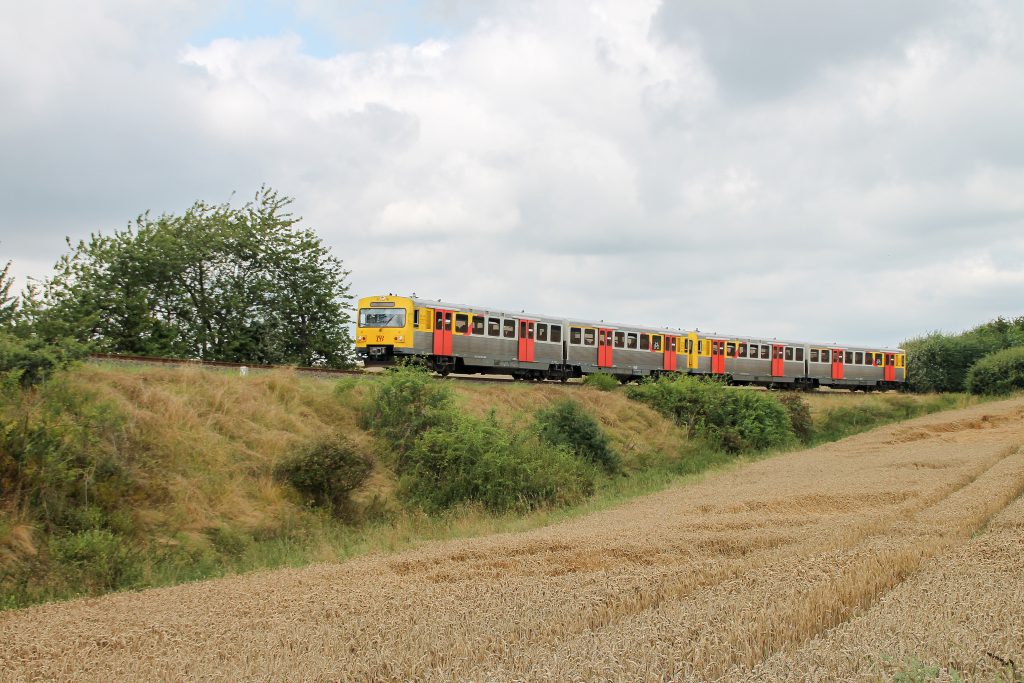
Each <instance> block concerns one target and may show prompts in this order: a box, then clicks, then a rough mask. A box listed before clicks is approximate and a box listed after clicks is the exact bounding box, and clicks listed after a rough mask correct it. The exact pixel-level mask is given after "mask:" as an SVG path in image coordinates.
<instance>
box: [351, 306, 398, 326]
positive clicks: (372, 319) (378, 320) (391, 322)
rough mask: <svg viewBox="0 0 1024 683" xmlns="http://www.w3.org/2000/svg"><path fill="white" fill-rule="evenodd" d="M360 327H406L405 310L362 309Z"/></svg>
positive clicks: (360, 310)
mask: <svg viewBox="0 0 1024 683" xmlns="http://www.w3.org/2000/svg"><path fill="white" fill-rule="evenodd" d="M359 327H405V309H404V308H360V309H359Z"/></svg>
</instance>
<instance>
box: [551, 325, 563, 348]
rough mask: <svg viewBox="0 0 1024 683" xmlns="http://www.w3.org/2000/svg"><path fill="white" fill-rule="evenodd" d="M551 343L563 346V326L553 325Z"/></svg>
mask: <svg viewBox="0 0 1024 683" xmlns="http://www.w3.org/2000/svg"><path fill="white" fill-rule="evenodd" d="M551 341H553V342H555V343H556V344H561V343H562V326H561V325H552V326H551Z"/></svg>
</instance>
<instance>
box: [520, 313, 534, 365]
mask: <svg viewBox="0 0 1024 683" xmlns="http://www.w3.org/2000/svg"><path fill="white" fill-rule="evenodd" d="M534 325H535V323H534V321H532V320H520V321H519V360H520V361H522V362H533V342H534V340H533V335H534Z"/></svg>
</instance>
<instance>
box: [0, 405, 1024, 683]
mask: <svg viewBox="0 0 1024 683" xmlns="http://www.w3.org/2000/svg"><path fill="white" fill-rule="evenodd" d="M1022 445H1024V399H1013V400H1009V401H1002V402H999V403H989V404H982V405H978V406H974V407H971V408H967V409H963V410H959V411H955V412H953V411H950V412H944V413H937V414H933V415H930V416H927V417H923V418H918V419H916V420H912V421H908V422H902V423H898V424H895V425H890V426H886V427H882V428H879V429H876V430H873V431H871V432H867V433H864V434H860V435H857V436H854V437H850V438H848V439H845V440H843V441H839V442H834V443H830V444H827V445H823V446H820V447H817V448H814V449H810V450H806V451H801V452H793V453H787V454H783V455H779V456H776V457H774V458H771V459H767V460H762V461H759V462H755V463H751V464H747V465H744V466H742V467H738V468H735V469H732V470H729V471H726V472H720V473H717V474H713V475H711V476H708V477H707V478H706V479H704V480H702V481H700V482H698V483H695V484H691V485H687V486H678V487H675V488H672V489H669V490H666V491H664V492H661V493H657V494H653V495H650V496H647V497H644V498H641V499H637V500H634V501H630V502H628V503H625V504H623V505H621V506H619V507H618V508H615V509H611V510H606V511H602V512H599V513H595V514H592V515H589V516H587V517H583V518H578V519H575V520H571V521H567V522H563V523H560V524H556V525H553V526H550V527H547V528H544V529H539V530H535V531H530V532H525V533H519V534H500V535H494V536H488V537H483V538H477V539H469V540H460V541H448V542H434V543H426V544H424V545H423V546H421V547H419V548H418V549H414V550H411V551H407V552H402V553H398V554H394V555H379V556H372V557H364V558H360V559H357V560H353V561H349V562H343V563H334V564H321V565H316V566H312V567H308V568H305V569H287V570H280V571H272V572H256V573H252V574H247V575H243V576H236V577H229V578H225V579H220V580H215V581H206V582H201V583H195V584H189V585H183V586H176V587H172V588H164V589H152V590H147V591H142V592H138V593H123V594H117V595H110V596H106V597H103V598H97V599H89V600H79V601H73V602H68V603H63V604H51V605H43V606H39V607H34V608H29V609H25V610H20V611H15V612H7V613H3V614H0V642H3V643H5V647H4V648H2V649H0V680H3V681H7V680H11V681H14V680H48V679H62V680H97V681H99V680H103V681H108V680H140V679H146V680H206V679H222V680H223V679H229V680H235V679H240V680H280V679H290V680H311V681H312V680H345V681H347V680H351V681H362V680H387V681H392V680H393V681H404V680H427V681H467V680H468V681H498V680H501V681H506V680H512V681H516V680H529V681H590V680H612V681H665V680H730V681H733V680H758V681H773V680H822V681H824V680H877V679H879V678H885V677H887V676H891V675H892V674H893V673H894V672H896V671H898V670H899V667H900V666H902V664H901V662H903V661H905V660H920V661H924V662H934V663H937V664H939V665H941V666H944V667H950V668H952V669H955V670H956V671H957V672H958V673H960V674H962V675H964V676H966V677H967V678H968V679H972V678H979V679H981V680H990V679H993V678H995V679H998V678H999V677H1000V676H1003V677H1006V676H1008V675H1009V676H1012V675H1014V674H1013V672H1012V671H1011V672H1010V673H1009V674H1007V671H1008V667H1009V664H1006V662H1024V585H1022V584H1024V582H1022V581H1021V578H1020V577H1021V576H1022V575H1024V498H1022V497H1021V494H1022V492H1024V450H1022V449H1021V446H1022ZM950 605H952V607H950ZM1006 680H1012V677H1011V678H1006Z"/></svg>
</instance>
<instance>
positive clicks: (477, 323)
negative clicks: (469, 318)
mask: <svg viewBox="0 0 1024 683" xmlns="http://www.w3.org/2000/svg"><path fill="white" fill-rule="evenodd" d="M470 327H471V328H472V330H473V334H483V333H484V317H483V316H482V315H474V316H473V323H472V324H471V325H470Z"/></svg>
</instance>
